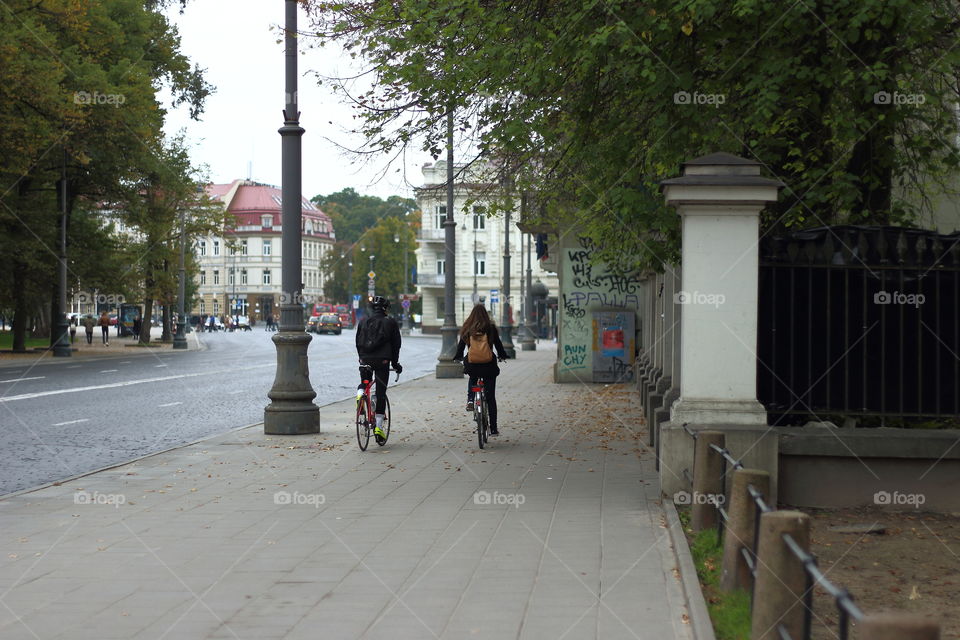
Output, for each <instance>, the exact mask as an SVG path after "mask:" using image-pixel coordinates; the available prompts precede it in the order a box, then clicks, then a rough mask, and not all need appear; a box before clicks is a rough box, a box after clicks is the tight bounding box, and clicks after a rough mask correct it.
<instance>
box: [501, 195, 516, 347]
mask: <svg viewBox="0 0 960 640" xmlns="http://www.w3.org/2000/svg"><path fill="white" fill-rule="evenodd" d="M510 213H511V211H510V209H507V211H506V213H505V214H504V215H503V292H502V295H503V321H502V322H501V323H500V326H501V328H502V329H503V331H502V333H503V340H502V342H503V350H504V351H505V352H506V355H507V357H508V358H516V357H517V350H516V348H515V347H514V346H513V322H512V319H511V317H510V316H511V315H512V313H511V311H510Z"/></svg>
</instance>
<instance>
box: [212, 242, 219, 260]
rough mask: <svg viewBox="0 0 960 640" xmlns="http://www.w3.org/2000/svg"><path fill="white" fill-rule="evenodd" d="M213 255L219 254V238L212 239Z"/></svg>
mask: <svg viewBox="0 0 960 640" xmlns="http://www.w3.org/2000/svg"><path fill="white" fill-rule="evenodd" d="M213 255H215V256H218V255H220V241H219V240H214V241H213Z"/></svg>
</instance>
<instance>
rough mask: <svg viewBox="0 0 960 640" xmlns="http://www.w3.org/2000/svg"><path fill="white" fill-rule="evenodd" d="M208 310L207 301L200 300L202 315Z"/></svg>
mask: <svg viewBox="0 0 960 640" xmlns="http://www.w3.org/2000/svg"><path fill="white" fill-rule="evenodd" d="M206 312H207V303H205V302H204V301H203V300H201V301H200V315H203V314H205V313H206Z"/></svg>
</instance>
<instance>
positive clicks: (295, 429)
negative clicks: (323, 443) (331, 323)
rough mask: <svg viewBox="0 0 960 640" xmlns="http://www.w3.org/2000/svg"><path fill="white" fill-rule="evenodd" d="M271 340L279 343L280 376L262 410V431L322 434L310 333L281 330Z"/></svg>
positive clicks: (269, 433) (277, 376)
mask: <svg viewBox="0 0 960 640" xmlns="http://www.w3.org/2000/svg"><path fill="white" fill-rule="evenodd" d="M299 311H300V307H297V312H298V313H299ZM271 339H272V340H273V344H275V345H277V375H276V377H275V378H274V380H273V387H272V388H271V389H270V392H269V393H267V397H268V398H270V401H271V402H270V404H268V405H267V406H266V408H265V409H264V410H263V432H264V433H265V434H267V435H287V436H290V435H300V434H305V433H320V408H319V407H317V405H315V404H313V399H314V398H316V397H317V393H316V392H315V391H314V390H313V387H312V386H311V385H310V371H309V368H308V364H307V347H308V346H309V345H310V340H311V337H310V334H309V333H306V332H303V331H280V332H278V333H275V334H273V337H272V338H271Z"/></svg>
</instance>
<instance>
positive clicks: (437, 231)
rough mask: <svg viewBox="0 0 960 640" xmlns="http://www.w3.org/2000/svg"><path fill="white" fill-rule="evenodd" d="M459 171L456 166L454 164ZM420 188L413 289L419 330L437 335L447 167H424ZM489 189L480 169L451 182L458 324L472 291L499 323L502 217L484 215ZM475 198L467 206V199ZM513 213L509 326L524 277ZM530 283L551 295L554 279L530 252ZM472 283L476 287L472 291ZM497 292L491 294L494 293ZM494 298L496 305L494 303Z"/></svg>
mask: <svg viewBox="0 0 960 640" xmlns="http://www.w3.org/2000/svg"><path fill="white" fill-rule="evenodd" d="M454 166H455V168H456V169H460V168H461V167H460V165H454ZM423 181H424V184H423V186H422V187H419V188H417V189H416V198H417V204H418V205H419V207H420V211H422V212H423V219H422V226H421V230H420V237H419V238H418V243H419V249H418V250H417V289H418V292H419V293H420V296H421V298H422V300H423V330H424V332H425V333H439V331H440V327H441V326H443V316H444V312H445V311H444V271H445V268H446V265H445V264H444V263H445V259H444V258H445V256H444V234H445V230H444V228H443V222H444V220H445V219H446V214H447V206H446V203H447V191H446V187H445V185H446V182H447V163H446V161H444V160H440V161H438V162H435V163H428V164H425V165H424V166H423ZM486 188H489V185H488V184H487V185H485V184H484V183H483V179H482V177H481V176H480V172H479V170H474V169H469V170H468V171H466V172H465V173H464V176H463V177H462V178H455V182H454V210H453V216H454V220H455V221H456V223H457V227H456V293H455V300H456V314H457V322H458V323H462V322H463V320H464V319H465V318H466V314H468V313H469V312H470V309H471V308H472V307H473V300H474V297H473V296H474V290H476V293H477V296H478V297H479V298H481V299H482V301H483V303H484V305H485V306H486V307H487V309H488V310H490V311H491V312H492V313H493V314H495V315H494V316H493V317H494V320H495V321H496V323H497V324H498V325H499V324H501V319H502V313H503V307H502V305H503V303H504V297H503V246H504V239H505V237H504V236H505V233H504V217H503V215H502V214H499V215H497V216H496V217H488V216H487V215H486V212H487V205H486V204H485V202H487V201H489V196H487V197H486V198H485V197H484V195H483V191H484V190H485V189H486ZM471 198H473V199H475V201H474V202H472V203H471V204H470V205H469V208H468V206H467V201H468V200H470V199H471ZM517 207H518V210H515V211H514V212H513V213H512V214H511V222H510V255H511V260H510V305H511V306H512V307H513V323H514V324H516V323H517V322H519V320H520V302H521V298H520V278H521V277H522V276H525V274H526V256H525V255H524V257H523V264H522V267H521V260H520V258H521V250H520V240H521V237H522V236H523V235H524V234H523V233H522V232H521V231H520V230H519V229H518V228H517V226H516V223H517V222H518V221H519V219H520V215H519V204H517ZM532 269H533V271H532V276H533V281H534V282H536V281H537V280H540V281H541V282H542V283H543V284H544V285H546V287H547V289H548V290H549V291H550V294H552V295H553V294H556V291H557V276H556V274H553V273H550V272H548V271H546V270H545V269H543V268H542V266H541V264H540V262H539V261H538V260H537V258H536V253H535V252H534V253H533V259H532ZM474 283H476V288H474ZM495 294H496V295H495ZM495 298H499V300H498V301H496V302H495V301H494V299H495Z"/></svg>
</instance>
